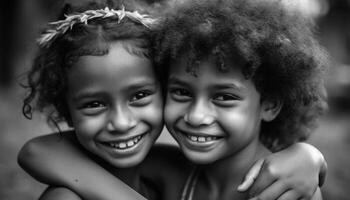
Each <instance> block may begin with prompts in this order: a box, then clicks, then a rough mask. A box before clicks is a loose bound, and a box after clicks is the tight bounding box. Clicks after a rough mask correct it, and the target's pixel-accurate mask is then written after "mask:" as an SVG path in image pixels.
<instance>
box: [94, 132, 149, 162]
mask: <svg viewBox="0 0 350 200" xmlns="http://www.w3.org/2000/svg"><path fill="white" fill-rule="evenodd" d="M147 136H148V132H147V133H144V134H142V137H141V138H140V140H139V141H138V143H137V144H135V145H134V146H132V147H129V148H124V149H117V148H114V147H111V146H109V145H107V144H103V143H99V146H101V147H102V148H103V149H105V150H106V151H107V152H108V153H109V154H110V155H112V156H114V157H121V156H122V157H124V156H129V155H130V154H134V153H135V152H138V150H139V149H140V148H141V147H142V144H143V143H144V142H145V140H146V138H147Z"/></svg>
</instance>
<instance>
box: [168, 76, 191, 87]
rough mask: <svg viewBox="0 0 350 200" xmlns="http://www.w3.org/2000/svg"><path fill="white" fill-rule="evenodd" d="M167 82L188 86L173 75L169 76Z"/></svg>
mask: <svg viewBox="0 0 350 200" xmlns="http://www.w3.org/2000/svg"><path fill="white" fill-rule="evenodd" d="M169 83H172V84H178V85H185V86H188V84H187V83H186V82H185V81H183V80H181V79H178V78H176V77H173V76H171V77H169Z"/></svg>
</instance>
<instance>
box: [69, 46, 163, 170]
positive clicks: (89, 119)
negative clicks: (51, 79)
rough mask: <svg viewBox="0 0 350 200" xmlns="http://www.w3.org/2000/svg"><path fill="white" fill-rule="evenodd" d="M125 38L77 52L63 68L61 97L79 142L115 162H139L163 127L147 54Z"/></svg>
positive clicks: (157, 90)
mask: <svg viewBox="0 0 350 200" xmlns="http://www.w3.org/2000/svg"><path fill="white" fill-rule="evenodd" d="M125 45H132V43H130V42H128V41H122V42H115V43H112V45H111V46H110V49H109V53H108V54H106V55H103V56H82V57H80V58H79V60H78V61H77V63H76V64H75V65H74V66H72V68H71V69H69V71H68V88H69V89H68V92H67V101H68V107H69V111H70V115H71V118H72V122H73V126H74V128H75V132H76V135H77V138H78V140H79V142H80V143H81V144H82V145H83V146H84V147H85V148H86V149H87V150H88V151H90V152H92V153H93V154H95V155H97V156H99V157H100V158H102V159H104V160H105V161H107V162H109V163H110V164H112V165H113V166H115V167H132V166H135V165H137V164H139V163H140V162H141V161H142V160H143V159H144V158H145V156H146V155H147V153H148V151H149V149H150V148H151V146H152V145H153V143H154V142H155V140H156V139H157V137H158V136H159V134H160V132H161V129H162V127H163V120H162V108H163V104H162V97H161V89H160V86H159V83H158V81H157V79H156V76H155V74H154V71H153V66H152V62H151V61H150V60H149V59H146V58H143V57H140V56H136V55H133V54H130V53H129V52H128V51H127V50H126V48H127V47H125Z"/></svg>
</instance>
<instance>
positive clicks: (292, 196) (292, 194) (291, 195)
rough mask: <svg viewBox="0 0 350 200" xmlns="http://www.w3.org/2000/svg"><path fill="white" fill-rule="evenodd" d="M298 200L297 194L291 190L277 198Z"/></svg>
mask: <svg viewBox="0 0 350 200" xmlns="http://www.w3.org/2000/svg"><path fill="white" fill-rule="evenodd" d="M298 199H299V196H298V194H297V193H296V192H294V191H293V190H289V191H287V192H285V193H284V194H282V195H281V196H280V197H278V199H277V200H298Z"/></svg>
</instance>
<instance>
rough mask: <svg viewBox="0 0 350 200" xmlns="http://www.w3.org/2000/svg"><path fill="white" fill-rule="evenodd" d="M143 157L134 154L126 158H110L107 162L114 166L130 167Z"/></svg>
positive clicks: (139, 161) (137, 163)
mask: <svg viewBox="0 0 350 200" xmlns="http://www.w3.org/2000/svg"><path fill="white" fill-rule="evenodd" d="M145 157H146V156H145V155H134V156H132V157H128V158H119V159H118V160H112V161H111V162H109V163H110V164H112V165H113V166H114V167H116V168H131V167H135V166H137V165H139V164H140V163H141V162H142V161H143V160H144V158H145Z"/></svg>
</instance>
